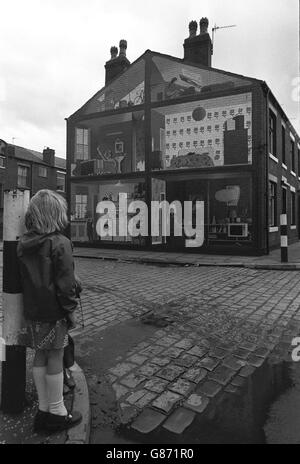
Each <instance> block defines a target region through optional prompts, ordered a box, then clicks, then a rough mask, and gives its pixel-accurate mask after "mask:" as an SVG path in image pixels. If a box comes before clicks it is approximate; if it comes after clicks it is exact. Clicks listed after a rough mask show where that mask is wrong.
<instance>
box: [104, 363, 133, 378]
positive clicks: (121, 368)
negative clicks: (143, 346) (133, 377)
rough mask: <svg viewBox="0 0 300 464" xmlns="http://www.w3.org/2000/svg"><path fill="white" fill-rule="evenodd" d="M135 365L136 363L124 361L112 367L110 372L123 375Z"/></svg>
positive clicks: (119, 375)
mask: <svg viewBox="0 0 300 464" xmlns="http://www.w3.org/2000/svg"><path fill="white" fill-rule="evenodd" d="M134 367H136V366H135V365H134V364H131V363H125V362H124V363H120V364H117V365H116V366H115V367H112V368H110V369H109V372H110V373H112V374H113V375H115V376H117V377H122V376H123V375H125V374H127V373H128V372H129V371H131V370H132V369H133V368H134Z"/></svg>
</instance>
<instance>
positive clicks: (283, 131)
mask: <svg viewBox="0 0 300 464" xmlns="http://www.w3.org/2000/svg"><path fill="white" fill-rule="evenodd" d="M281 151H282V162H283V164H286V153H285V128H284V126H281Z"/></svg>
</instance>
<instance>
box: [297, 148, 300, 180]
mask: <svg viewBox="0 0 300 464" xmlns="http://www.w3.org/2000/svg"><path fill="white" fill-rule="evenodd" d="M297 153H298V176H299V177H300V148H298V151H297Z"/></svg>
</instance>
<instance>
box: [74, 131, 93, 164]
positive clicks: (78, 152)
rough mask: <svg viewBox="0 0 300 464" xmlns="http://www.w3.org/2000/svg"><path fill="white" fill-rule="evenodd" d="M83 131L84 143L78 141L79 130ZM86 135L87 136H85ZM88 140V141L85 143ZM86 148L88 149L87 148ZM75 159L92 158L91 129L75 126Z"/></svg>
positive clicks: (84, 159)
mask: <svg viewBox="0 0 300 464" xmlns="http://www.w3.org/2000/svg"><path fill="white" fill-rule="evenodd" d="M79 131H83V132H82V143H78V132H79ZM85 135H86V138H85ZM85 142H87V143H85ZM85 148H86V150H85ZM74 152H75V161H77V160H78V161H87V160H89V159H90V129H89V128H85V127H75V150H74Z"/></svg>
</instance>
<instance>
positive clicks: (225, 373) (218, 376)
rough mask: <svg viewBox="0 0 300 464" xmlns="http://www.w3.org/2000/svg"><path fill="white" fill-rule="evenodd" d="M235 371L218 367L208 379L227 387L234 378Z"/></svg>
mask: <svg viewBox="0 0 300 464" xmlns="http://www.w3.org/2000/svg"><path fill="white" fill-rule="evenodd" d="M234 375H235V371H234V370H233V369H230V367H226V366H218V367H217V368H216V369H215V370H214V371H213V373H212V374H210V375H209V379H212V380H214V381H215V382H218V383H220V384H222V385H227V384H228V383H229V382H230V380H231V379H232V377H234Z"/></svg>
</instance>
